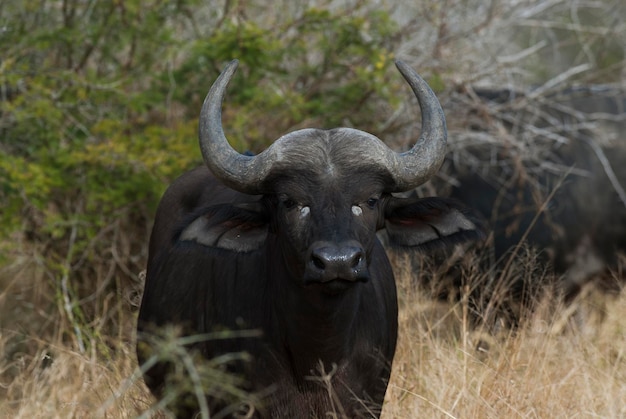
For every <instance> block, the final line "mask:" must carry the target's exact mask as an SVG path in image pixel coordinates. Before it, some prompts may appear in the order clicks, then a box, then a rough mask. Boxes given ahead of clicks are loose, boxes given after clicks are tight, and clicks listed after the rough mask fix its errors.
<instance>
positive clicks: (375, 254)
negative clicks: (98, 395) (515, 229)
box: [138, 61, 482, 418]
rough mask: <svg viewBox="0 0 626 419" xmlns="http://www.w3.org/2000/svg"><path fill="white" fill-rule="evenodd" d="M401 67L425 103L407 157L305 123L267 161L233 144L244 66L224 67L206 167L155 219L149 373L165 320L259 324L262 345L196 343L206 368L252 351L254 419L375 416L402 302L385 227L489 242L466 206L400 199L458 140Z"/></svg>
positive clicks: (160, 390) (247, 371) (242, 370)
mask: <svg viewBox="0 0 626 419" xmlns="http://www.w3.org/2000/svg"><path fill="white" fill-rule="evenodd" d="M396 66H397V67H398V69H399V71H400V72H401V74H402V76H403V77H404V78H405V79H406V81H407V82H408V83H409V85H410V86H411V89H412V90H413V92H414V94H415V96H416V97H417V100H418V102H419V104H420V107H421V116H422V121H423V122H422V134H421V136H420V138H419V139H418V141H417V142H416V144H415V145H414V146H413V147H412V148H411V149H410V150H408V151H406V152H403V153H399V152H395V151H392V150H391V149H389V148H388V147H387V146H386V145H385V144H384V143H383V142H382V141H381V140H380V139H378V138H377V137H375V136H373V135H371V134H369V133H366V132H363V131H359V130H356V129H351V128H337V129H331V130H319V129H303V130H298V131H295V132H291V133H289V134H286V135H284V136H282V137H281V138H279V139H278V140H276V141H275V142H274V143H273V144H272V145H271V146H270V147H269V148H267V149H266V150H265V151H263V152H262V153H260V154H259V155H257V156H249V155H244V154H240V153H238V152H237V151H235V150H234V149H232V148H231V146H230V145H229V142H228V140H227V138H226V136H225V134H224V131H223V129H222V122H221V106H222V101H223V97H224V94H225V90H226V86H227V85H228V83H229V81H230V80H231V77H232V76H233V74H234V72H235V70H236V68H237V61H233V62H231V63H230V64H229V65H228V66H227V67H226V68H225V70H224V71H223V72H222V74H221V75H220V76H219V78H218V79H217V80H216V81H215V83H214V84H213V86H212V88H211V90H210V91H209V93H208V95H207V97H206V99H205V101H204V105H203V107H202V111H201V115H200V123H199V131H200V132H199V138H200V147H201V150H202V155H203V158H204V161H205V163H206V166H207V167H206V168H205V167H202V168H198V169H196V170H193V171H191V172H188V173H186V174H184V175H182V176H181V177H180V178H178V179H177V180H176V181H175V182H174V183H173V184H172V185H171V186H170V187H169V189H168V190H167V191H166V192H165V195H164V196H163V198H162V200H161V203H160V205H159V208H158V210H157V214H156V219H155V223H154V228H153V230H152V236H151V238H150V250H149V259H148V268H147V278H146V283H145V291H144V295H143V300H142V304H141V310H140V313H139V320H138V357H139V361H140V363H144V362H146V361H147V360H150V359H154V358H151V357H152V356H153V355H154V354H156V353H158V351H159V347H158V346H156V344H154V343H153V342H154V339H152V334H153V333H156V332H157V330H158V329H159V328H163V327H164V326H167V325H177V326H179V327H180V329H181V330H182V333H183V335H185V336H193V335H202V334H206V333H209V332H213V331H220V330H235V331H236V330H242V329H245V330H248V329H254V330H259V331H260V332H261V336H260V337H245V336H234V337H233V338H232V339H222V340H204V341H200V342H195V343H194V344H193V345H190V346H191V347H190V350H195V351H197V352H196V353H197V354H201V356H202V357H204V358H206V359H214V358H216V357H219V356H222V355H225V354H228V353H232V352H237V353H241V352H245V353H247V354H249V355H250V357H249V358H250V359H249V361H242V362H236V363H231V364H229V368H230V369H229V371H230V372H232V373H234V374H237V375H238V376H239V377H241V378H243V380H244V383H245V384H244V389H246V390H248V391H252V392H255V393H256V394H261V400H260V403H259V404H258V405H257V406H254V409H253V410H251V411H249V412H248V414H249V415H250V416H252V415H254V416H255V417H285V418H310V417H320V418H321V417H326V416H327V414H334V415H335V416H345V417H378V415H379V414H380V410H381V406H382V403H383V399H384V395H385V391H386V388H387V381H388V379H389V375H390V369H391V364H392V360H393V356H394V350H395V346H396V335H397V310H398V307H397V299H396V287H395V282H394V275H393V272H392V267H391V265H390V262H389V259H388V258H387V256H386V253H385V251H384V249H383V247H382V245H381V242H380V241H379V239H378V237H377V232H378V231H379V230H383V229H385V230H386V233H387V236H388V238H389V241H390V243H392V244H394V245H397V246H401V247H408V248H415V249H420V248H425V247H429V246H442V245H450V244H454V243H458V242H462V241H466V240H473V239H476V238H478V237H480V236H481V234H482V233H481V228H480V226H479V224H478V223H477V222H476V221H475V220H474V219H473V217H472V216H471V214H469V212H468V211H467V210H466V209H465V208H464V207H462V206H461V205H460V204H457V203H456V202H455V201H452V200H448V199H440V198H424V199H419V198H400V197H396V196H394V195H392V193H394V192H401V191H407V190H410V189H412V188H414V187H416V186H417V185H420V184H422V183H424V182H425V181H426V180H428V179H429V178H430V177H431V176H432V175H433V174H434V173H435V172H436V171H437V169H438V168H439V166H440V164H441V162H442V160H443V158H444V153H445V150H446V136H447V132H446V125H445V118H444V115H443V111H442V109H441V107H440V104H439V102H438V100H437V98H436V96H435V94H434V93H433V92H432V91H431V90H430V88H429V87H428V85H427V84H426V82H425V81H424V80H422V79H421V78H420V76H419V75H418V74H417V73H415V72H414V71H413V69H411V68H410V67H409V66H408V65H406V64H404V63H402V62H400V61H398V62H397V63H396ZM198 340H200V339H198ZM146 368H147V367H146ZM175 369H176V368H175V366H174V365H171V364H168V363H162V364H159V365H156V366H154V367H152V368H150V369H149V370H148V371H147V372H146V374H145V375H144V377H145V381H146V383H147V384H148V386H149V388H150V389H151V390H152V392H153V393H154V394H155V395H156V396H157V397H161V396H164V387H165V386H166V383H167V380H168V377H167V375H168V373H171V372H172V371H174V370H175ZM192 378H193V377H191V378H190V379H192ZM187 399H191V404H187V402H188V400H185V401H184V402H183V401H182V400H178V401H177V403H175V404H176V406H175V407H174V410H175V411H176V413H177V415H178V416H191V415H193V414H194V412H197V411H198V410H199V409H200V407H202V406H204V409H205V411H206V410H207V409H208V410H210V411H211V412H212V413H213V412H218V411H220V409H223V408H225V407H226V404H227V402H226V401H224V400H221V399H220V397H219V396H216V395H215V394H205V395H204V396H203V397H202V400H199V398H198V397H195V396H194V397H191V398H187Z"/></svg>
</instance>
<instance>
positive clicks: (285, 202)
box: [281, 198, 298, 210]
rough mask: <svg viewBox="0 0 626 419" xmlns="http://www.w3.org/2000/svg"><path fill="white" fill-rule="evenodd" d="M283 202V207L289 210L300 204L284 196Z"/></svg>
mask: <svg viewBox="0 0 626 419" xmlns="http://www.w3.org/2000/svg"><path fill="white" fill-rule="evenodd" d="M281 202H282V204H283V207H285V209H288V210H290V209H293V208H295V206H296V205H298V203H297V202H296V201H294V200H293V199H291V198H284V199H283V200H282V201H281Z"/></svg>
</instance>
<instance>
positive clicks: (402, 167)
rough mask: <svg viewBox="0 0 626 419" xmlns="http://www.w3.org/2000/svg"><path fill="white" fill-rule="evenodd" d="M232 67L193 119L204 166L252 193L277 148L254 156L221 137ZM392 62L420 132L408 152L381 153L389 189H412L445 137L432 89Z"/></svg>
mask: <svg viewBox="0 0 626 419" xmlns="http://www.w3.org/2000/svg"><path fill="white" fill-rule="evenodd" d="M237 65H238V61H237V60H233V61H231V62H230V63H229V64H228V65H227V66H226V68H225V69H224V71H222V74H220V76H219V77H218V79H217V80H216V81H215V83H213V86H211V90H209V93H208V94H207V96H206V99H205V100H204V104H203V105H202V111H201V113H200V123H199V138H200V149H201V151H202V157H203V158H204V162H205V163H206V165H207V166H208V167H209V169H210V170H211V171H212V172H213V174H214V175H215V176H216V177H217V178H218V179H220V180H222V182H224V184H226V185H227V186H230V187H231V188H233V189H235V190H238V191H240V192H244V193H249V194H258V193H261V192H262V185H263V181H264V180H265V177H266V176H267V174H268V173H269V171H270V169H271V167H272V164H273V162H274V161H275V160H276V158H277V157H278V155H280V150H279V148H280V147H277V144H274V145H272V146H270V147H269V148H268V149H266V150H265V151H263V152H262V153H260V154H259V155H258V156H246V155H243V154H240V153H239V152H237V151H236V150H234V149H233V148H232V147H231V146H230V144H229V142H228V139H227V138H226V136H225V135H224V130H223V128H222V102H223V99H224V94H225V91H226V87H227V86H228V83H229V82H230V80H231V78H232V76H233V75H234V73H235V71H236V70H237ZM396 66H397V67H398V70H399V71H400V73H401V74H402V76H403V77H404V79H405V80H406V81H407V82H408V83H409V85H410V86H411V89H412V90H413V93H414V94H415V96H416V97H417V101H418V102H419V104H420V108H421V115H422V133H421V135H420V138H419V139H418V140H417V142H416V143H415V145H414V146H413V147H412V148H411V149H410V150H409V151H406V152H404V153H396V152H394V151H392V150H390V149H388V148H387V149H386V150H387V152H383V154H386V155H387V157H386V158H385V162H386V163H385V164H386V165H388V169H389V171H390V173H391V175H392V177H393V185H392V186H391V188H390V191H391V192H393V191H405V190H409V189H412V188H414V187H416V186H418V185H421V184H422V183H424V182H425V181H426V180H428V179H429V178H430V177H431V176H433V175H434V174H435V172H436V171H437V170H438V169H439V166H440V165H441V163H442V162H443V158H444V156H445V150H446V138H447V130H446V120H445V117H444V114H443V110H442V109H441V105H440V104H439V101H438V100H437V97H436V96H435V94H434V93H433V91H432V90H431V89H430V87H428V84H427V83H426V82H425V81H424V80H423V79H422V78H421V77H420V76H419V75H418V74H417V73H416V72H415V71H414V70H413V69H412V68H411V67H410V66H409V65H407V64H405V63H404V62H402V61H396Z"/></svg>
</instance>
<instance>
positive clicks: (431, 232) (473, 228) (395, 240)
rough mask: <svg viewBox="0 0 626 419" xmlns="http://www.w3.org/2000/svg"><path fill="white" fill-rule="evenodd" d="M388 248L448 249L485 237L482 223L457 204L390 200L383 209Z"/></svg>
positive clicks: (411, 199) (414, 199) (413, 199)
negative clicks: (391, 246) (392, 246)
mask: <svg viewBox="0 0 626 419" xmlns="http://www.w3.org/2000/svg"><path fill="white" fill-rule="evenodd" d="M385 228H386V230H387V235H388V237H389V240H390V242H391V244H393V245H396V246H402V247H422V248H432V247H435V248H437V247H447V246H451V245H454V244H457V243H463V242H467V241H475V240H479V239H482V238H483V237H484V229H483V223H482V222H481V221H479V219H478V218H477V217H475V216H473V215H472V214H471V212H470V211H469V210H468V209H467V208H466V207H465V206H463V205H462V204H460V203H459V202H457V201H455V200H452V199H446V198H408V199H403V198H396V197H393V198H391V200H390V202H388V204H387V206H386V209H385Z"/></svg>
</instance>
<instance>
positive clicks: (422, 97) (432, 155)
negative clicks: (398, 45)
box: [391, 60, 448, 192]
mask: <svg viewBox="0 0 626 419" xmlns="http://www.w3.org/2000/svg"><path fill="white" fill-rule="evenodd" d="M396 67H398V70H399V71H400V73H401V74H402V76H403V77H404V79H405V80H406V81H407V82H408V83H409V85H410V86H411V90H413V93H414V94H415V96H416V97H417V101H418V102H419V105H420V110H421V114H422V133H421V135H420V137H419V139H418V140H417V142H416V143H415V145H414V146H413V148H411V149H410V150H409V151H406V152H404V153H395V154H396V157H397V159H396V165H394V166H395V167H393V169H391V170H392V176H393V177H394V180H395V183H396V184H395V191H397V192H400V191H406V190H409V189H412V188H414V187H416V186H419V185H421V184H422V183H424V182H426V181H427V180H428V179H429V178H430V177H432V176H433V175H434V174H435V173H436V172H437V170H439V167H440V166H441V163H442V162H443V158H444V157H445V152H446V140H447V137H448V131H447V129H446V118H445V116H444V114H443V110H442V109H441V105H440V104H439V100H438V99H437V96H435V93H433V91H432V90H431V89H430V87H429V86H428V84H427V83H426V82H425V81H424V79H422V78H421V77H420V76H419V75H418V74H417V73H416V72H415V70H413V68H411V67H410V66H409V65H408V64H406V63H404V62H402V61H400V60H397V61H396Z"/></svg>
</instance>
